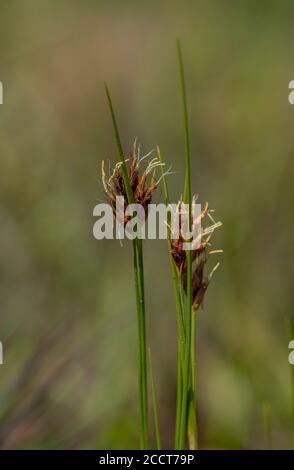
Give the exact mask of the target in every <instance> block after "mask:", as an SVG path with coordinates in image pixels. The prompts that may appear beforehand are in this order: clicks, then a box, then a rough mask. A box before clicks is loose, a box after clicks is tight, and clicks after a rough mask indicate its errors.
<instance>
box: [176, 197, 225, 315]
mask: <svg viewBox="0 0 294 470" xmlns="http://www.w3.org/2000/svg"><path fill="white" fill-rule="evenodd" d="M196 200H197V197H195V196H194V197H193V201H192V207H193V205H195V203H196ZM184 207H185V205H184V204H183V201H182V200H180V201H179V202H178V206H177V211H178V213H179V214H180V217H179V224H180V228H181V224H182V215H184V216H186V218H187V212H186V210H185V208H184ZM212 213H213V210H211V209H209V207H208V203H206V205H205V208H204V210H203V211H202V212H201V214H200V216H199V217H197V218H194V219H193V210H192V233H195V226H196V225H197V224H198V225H199V223H201V225H200V232H199V235H198V237H196V239H195V240H193V241H192V247H191V248H192V249H191V251H192V263H193V265H192V299H193V307H194V309H195V310H197V309H198V308H199V307H200V306H201V305H203V300H204V295H205V292H206V290H207V287H208V285H209V283H210V280H211V278H212V275H213V273H214V271H215V270H216V269H217V268H218V266H219V263H217V264H216V266H215V267H214V268H213V270H212V271H211V273H210V274H209V275H208V276H205V275H204V267H205V265H206V263H207V261H208V257H209V255H211V254H214V253H221V252H222V250H213V251H211V250H210V247H211V238H212V235H213V232H214V231H215V229H216V228H218V227H220V226H221V225H222V224H221V222H215V220H214V219H213V216H212ZM206 220H209V222H210V224H209V225H207V226H206V227H205V226H203V222H204V221H206ZM170 242H171V254H172V257H173V260H174V262H175V264H176V266H177V269H178V273H179V276H180V277H181V279H182V283H183V287H184V290H185V292H186V293H187V253H188V251H187V249H185V248H184V246H185V245H184V244H185V240H184V237H183V235H182V233H181V230H180V232H179V236H178V237H177V238H176V239H173V238H171V240H170Z"/></svg>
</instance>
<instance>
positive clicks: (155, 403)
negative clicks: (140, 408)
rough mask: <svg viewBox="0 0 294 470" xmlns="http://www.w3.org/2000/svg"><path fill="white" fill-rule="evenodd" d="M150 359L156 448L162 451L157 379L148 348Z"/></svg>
mask: <svg viewBox="0 0 294 470" xmlns="http://www.w3.org/2000/svg"><path fill="white" fill-rule="evenodd" d="M148 359H149V370H150V378H151V390H152V401H153V414H154V427H155V437H156V448H157V450H160V449H161V439H160V430H159V415H158V400H157V389H156V382H155V377H154V371H153V365H152V357H151V349H150V348H148Z"/></svg>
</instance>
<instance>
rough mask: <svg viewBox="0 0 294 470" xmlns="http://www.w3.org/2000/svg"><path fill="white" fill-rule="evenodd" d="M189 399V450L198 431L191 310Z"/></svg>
mask: <svg viewBox="0 0 294 470" xmlns="http://www.w3.org/2000/svg"><path fill="white" fill-rule="evenodd" d="M189 395H190V398H189V418H188V441H189V449H190V450H196V449H197V447H198V430H197V415H196V410H197V407H196V312H195V310H194V309H193V310H192V322H191V389H190V394H189Z"/></svg>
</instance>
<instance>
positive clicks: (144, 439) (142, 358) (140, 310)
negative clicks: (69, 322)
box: [105, 83, 149, 449]
mask: <svg viewBox="0 0 294 470" xmlns="http://www.w3.org/2000/svg"><path fill="white" fill-rule="evenodd" d="M105 92H106V96H107V101H108V105H109V110H110V114H111V119H112V125H113V130H114V134H115V139H116V144H117V148H118V153H119V158H120V161H121V162H122V172H123V178H124V184H125V189H126V194H127V199H128V203H129V204H132V203H133V202H134V195H133V191H132V188H131V185H130V180H129V175H128V169H127V165H126V161H125V156H124V152H123V148H122V144H121V139H120V135H119V130H118V125H117V122H116V117H115V113H114V109H113V105H112V100H111V96H110V92H109V88H108V86H107V84H106V83H105ZM133 260H134V273H135V289H136V304H137V316H138V337H139V392H140V415H141V437H140V441H141V448H142V449H147V448H148V445H149V437H148V394H147V350H146V327H145V295H144V266H143V246H142V240H140V239H135V240H133Z"/></svg>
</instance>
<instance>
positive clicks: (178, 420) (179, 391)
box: [175, 340, 183, 449]
mask: <svg viewBox="0 0 294 470" xmlns="http://www.w3.org/2000/svg"><path fill="white" fill-rule="evenodd" d="M178 343H179V344H178V381H177V410H176V432H175V448H176V449H178V448H179V435H180V424H181V414H182V387H183V383H182V382H183V381H182V368H183V366H182V360H181V351H182V350H183V346H182V345H181V344H180V340H179V341H178Z"/></svg>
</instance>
